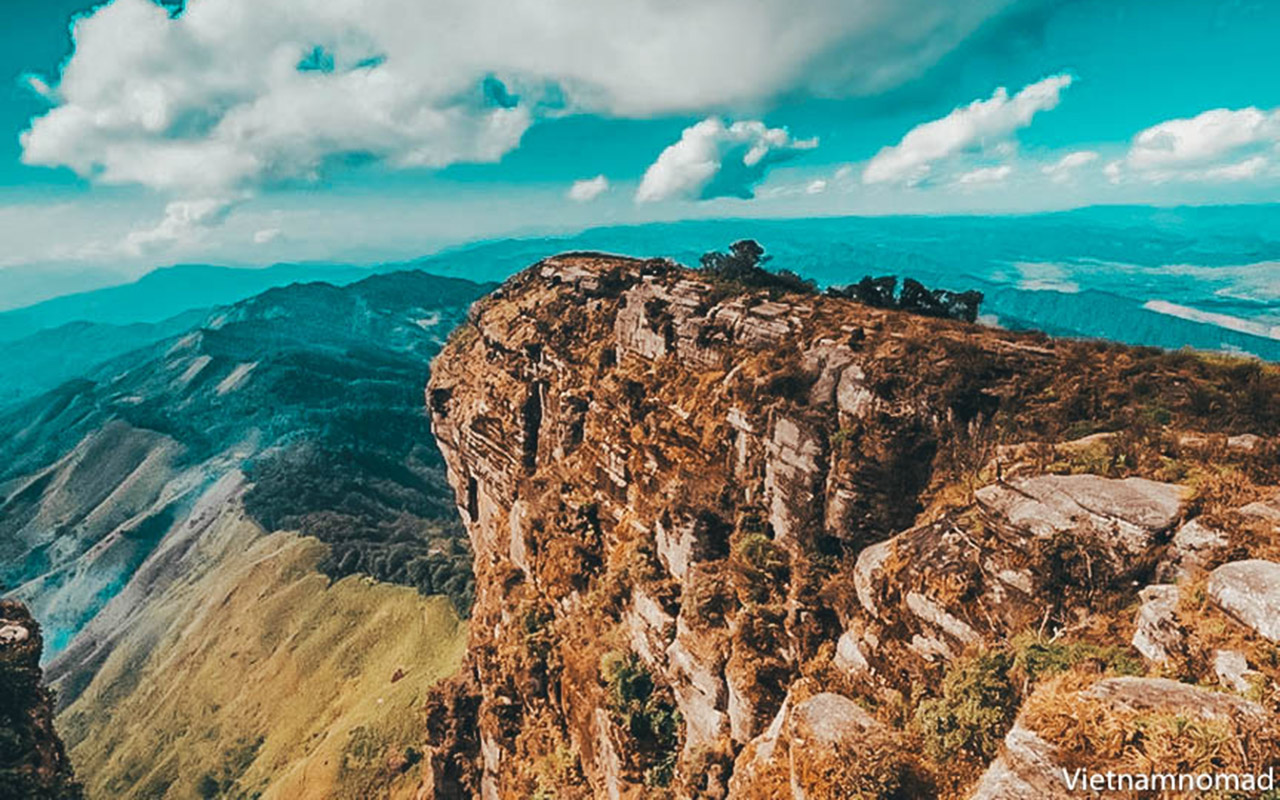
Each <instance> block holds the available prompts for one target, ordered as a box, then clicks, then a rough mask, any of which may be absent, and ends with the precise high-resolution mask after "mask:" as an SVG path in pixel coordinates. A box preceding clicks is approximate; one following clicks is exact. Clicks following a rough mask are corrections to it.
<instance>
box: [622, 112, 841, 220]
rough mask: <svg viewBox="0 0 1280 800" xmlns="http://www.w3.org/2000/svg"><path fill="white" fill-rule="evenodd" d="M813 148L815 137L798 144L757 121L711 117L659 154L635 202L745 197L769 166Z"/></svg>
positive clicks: (800, 141)
mask: <svg viewBox="0 0 1280 800" xmlns="http://www.w3.org/2000/svg"><path fill="white" fill-rule="evenodd" d="M817 146H818V140H817V139H801V140H796V139H793V138H791V134H790V133H788V132H787V131H786V130H785V129H783V128H770V127H767V126H766V125H765V124H764V123H763V122H760V121H757V120H751V121H739V122H735V123H733V124H732V125H725V123H724V121H723V120H721V119H719V118H716V117H709V118H707V119H704V120H703V121H702V122H699V123H698V124H696V125H692V126H690V127H688V128H685V129H684V133H683V134H681V136H680V141H678V142H676V143H675V144H673V145H671V146H669V147H667V149H665V150H663V151H662V153H661V154H660V155H659V156H658V160H657V161H654V162H653V164H651V165H650V166H649V169H648V170H646V171H645V173H644V179H643V180H641V181H640V188H639V189H637V190H636V201H637V202H641V203H646V202H653V201H658V200H670V199H673V198H682V199H686V200H710V199H712V198H715V197H738V198H742V199H748V198H751V197H753V196H754V188H755V185H756V184H757V183H759V182H760V181H761V179H763V178H764V175H765V172H766V171H767V170H768V169H769V167H771V166H773V165H774V164H778V163H780V162H782V161H786V160H788V159H791V158H793V157H795V156H796V155H797V154H798V153H800V152H802V151H804V150H811V149H813V148H815V147H817Z"/></svg>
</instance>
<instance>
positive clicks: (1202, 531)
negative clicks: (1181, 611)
mask: <svg viewBox="0 0 1280 800" xmlns="http://www.w3.org/2000/svg"><path fill="white" fill-rule="evenodd" d="M1228 544H1229V542H1228V541H1227V536H1226V534H1225V533H1223V532H1222V531H1220V530H1218V529H1217V528H1213V527H1210V526H1209V525H1207V524H1205V523H1204V522H1203V521H1202V520H1200V519H1198V518H1197V519H1193V520H1190V521H1188V522H1187V523H1185V524H1184V525H1182V526H1181V527H1180V528H1178V530H1177V532H1176V533H1174V534H1173V539H1172V540H1171V541H1170V542H1169V550H1168V552H1167V553H1166V554H1165V557H1164V559H1163V560H1162V561H1161V562H1160V565H1159V566H1158V567H1157V568H1156V575H1157V577H1158V578H1159V579H1160V580H1163V581H1168V582H1170V583H1172V582H1174V581H1184V580H1187V579H1189V578H1191V577H1193V576H1195V575H1196V574H1199V573H1202V572H1203V570H1205V569H1206V568H1207V567H1208V566H1209V565H1210V564H1211V563H1212V562H1213V561H1214V560H1215V559H1216V558H1218V557H1219V556H1220V555H1221V554H1222V553H1223V552H1224V551H1225V550H1226V548H1227V545H1228Z"/></svg>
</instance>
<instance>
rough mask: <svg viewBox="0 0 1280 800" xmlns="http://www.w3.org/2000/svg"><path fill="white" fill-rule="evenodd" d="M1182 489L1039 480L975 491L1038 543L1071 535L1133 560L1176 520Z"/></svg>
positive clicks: (1085, 478) (1139, 482)
mask: <svg viewBox="0 0 1280 800" xmlns="http://www.w3.org/2000/svg"><path fill="white" fill-rule="evenodd" d="M1183 491H1184V490H1183V488H1182V487H1181V486H1177V485H1175V484H1170V483H1159V482H1157V481H1151V480H1146V479H1145V478H1125V479H1123V480H1116V479H1112V478H1103V477H1100V476H1098V475H1042V476H1038V477H1034V478H1022V479H1018V480H1015V481H1013V482H1012V483H1009V484H1003V483H999V484H993V485H991V486H986V487H983V488H982V489H979V490H978V491H977V497H978V501H979V502H980V503H982V504H983V505H984V506H986V507H987V508H988V509H990V510H991V511H994V512H996V513H998V514H999V515H1000V516H1002V517H1004V518H1005V519H1007V520H1008V521H1009V522H1010V523H1012V524H1013V525H1014V526H1016V527H1018V528H1021V529H1023V530H1026V531H1027V532H1029V533H1031V534H1033V535H1035V536H1040V537H1050V536H1053V535H1054V534H1057V533H1060V532H1064V531H1070V532H1072V533H1074V534H1075V535H1077V536H1081V535H1089V536H1092V537H1097V538H1098V539H1100V540H1103V541H1105V542H1107V543H1108V544H1109V545H1110V546H1111V547H1112V548H1113V549H1115V550H1116V551H1118V557H1119V558H1123V557H1125V556H1129V557H1132V556H1137V555H1140V554H1142V553H1144V552H1145V551H1146V550H1147V549H1148V548H1150V547H1151V545H1152V542H1153V539H1154V537H1155V535H1156V534H1158V533H1161V532H1163V531H1166V530H1168V529H1169V528H1171V527H1173V524H1174V523H1175V522H1177V520H1178V512H1179V511H1180V509H1181V505H1182V496H1183Z"/></svg>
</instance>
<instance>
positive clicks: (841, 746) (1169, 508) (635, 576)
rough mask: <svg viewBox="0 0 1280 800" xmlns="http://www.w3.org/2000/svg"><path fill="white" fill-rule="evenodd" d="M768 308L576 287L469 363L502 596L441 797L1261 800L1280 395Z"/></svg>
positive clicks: (1268, 747)
mask: <svg viewBox="0 0 1280 800" xmlns="http://www.w3.org/2000/svg"><path fill="white" fill-rule="evenodd" d="M756 277H757V278H758V279H759V280H757V281H755V283H754V284H753V285H747V284H745V283H740V282H735V281H733V280H731V279H727V278H725V277H723V276H716V277H711V276H708V274H707V273H705V272H697V271H692V270H688V269H685V268H682V267H680V266H678V265H676V264H674V263H672V262H669V261H662V260H638V259H630V258H623V257H618V256H608V255H601V254H591V253H575V254H567V255H564V256H560V257H555V258H551V259H548V260H546V261H543V262H541V263H538V264H536V265H534V266H533V267H531V268H530V269H528V270H526V271H524V272H522V273H521V274H519V275H517V276H515V277H514V278H512V279H510V280H508V281H507V282H506V283H504V284H503V285H502V286H501V287H500V288H499V289H498V290H497V291H495V292H494V293H492V294H491V295H490V296H488V297H487V298H485V299H483V300H481V301H480V302H479V303H477V305H476V306H475V307H474V308H473V310H472V314H471V324H468V325H467V326H465V327H462V328H460V329H458V330H457V331H456V332H455V333H454V334H453V336H452V337H451V339H450V341H449V344H448V346H446V347H445V349H444V350H443V351H442V352H441V353H440V355H439V356H438V357H437V358H436V360H435V362H434V363H433V366H432V371H431V378H430V383H429V387H428V392H427V402H428V406H429V407H430V409H431V413H432V417H433V428H434V431H435V435H436V442H437V444H438V446H439V447H440V449H441V452H442V454H443V457H444V460H445V462H446V463H447V464H448V471H447V475H448V477H449V480H450V483H451V485H452V486H453V489H454V492H455V494H456V496H457V499H458V505H459V508H460V509H461V511H462V516H463V520H464V522H465V524H466V527H467V530H468V533H469V536H470V539H471V542H472V547H473V549H474V551H475V574H476V601H475V606H474V612H473V622H472V625H471V627H470V634H469V635H470V642H469V647H468V654H467V657H466V661H465V663H464V666H463V669H462V671H461V672H460V673H459V674H458V675H457V676H456V677H455V678H453V679H451V680H450V681H449V682H447V683H445V684H441V685H439V686H437V687H436V688H435V689H434V690H433V692H432V699H431V701H430V702H429V703H428V706H427V710H428V713H427V732H428V736H429V737H430V743H431V749H430V750H429V751H428V752H427V754H426V762H427V764H428V767H429V771H428V774H427V775H426V776H425V782H424V785H423V790H424V794H425V796H428V797H436V798H446V797H479V796H483V797H551V796H554V797H557V798H590V797H721V798H730V799H731V800H737V799H738V798H742V799H744V800H745V799H748V798H750V799H754V798H774V799H775V800H776V798H796V799H799V798H814V797H832V798H845V797H860V798H884V799H885V800H888V799H889V798H921V797H939V798H971V799H972V800H1017V799H1019V798H1028V797H1044V798H1061V799H1062V800H1066V798H1069V797H1074V796H1076V793H1074V792H1072V791H1071V790H1070V788H1069V786H1068V785H1067V783H1065V782H1064V780H1063V775H1064V774H1065V775H1072V774H1078V772H1076V773H1073V771H1076V770H1078V769H1079V768H1081V767H1086V768H1087V770H1088V772H1089V773H1090V774H1100V775H1105V774H1106V773H1108V772H1113V773H1123V774H1131V775H1139V774H1141V775H1146V776H1147V777H1148V778H1149V777H1150V775H1149V773H1151V771H1152V770H1155V771H1156V772H1159V773H1169V774H1170V775H1173V776H1175V777H1176V776H1177V775H1179V774H1187V775H1195V774H1200V773H1214V774H1221V773H1232V774H1236V775H1241V776H1243V775H1249V776H1250V777H1249V778H1248V781H1250V782H1251V783H1252V784H1253V785H1256V783H1257V778H1256V777H1255V776H1256V775H1257V774H1258V773H1262V774H1264V775H1265V774H1266V771H1267V770H1268V769H1269V768H1270V766H1271V765H1273V764H1275V763H1277V762H1278V760H1280V728H1278V727H1277V724H1276V721H1277V720H1278V719H1280V662H1277V660H1276V658H1275V652H1276V651H1275V647H1276V642H1277V641H1280V628H1277V626H1276V624H1275V615H1276V613H1277V612H1280V524H1278V521H1280V468H1278V466H1277V465H1278V464H1280V459H1278V458H1277V455H1278V454H1280V402H1278V401H1280V368H1277V367H1276V366H1274V365H1268V364H1264V363H1261V362H1258V361H1256V360H1249V359H1239V358H1229V357H1224V356H1220V355H1214V356H1201V355H1197V354H1193V353H1189V352H1165V351H1161V350H1158V349H1155V348H1132V347H1127V346H1123V345H1118V344H1110V343H1104V342H1089V341H1078V340H1066V339H1053V338H1050V337H1047V336H1045V335H1043V334H1038V333H1026V332H1011V331H1002V330H994V329H991V328H987V327H983V326H980V325H975V324H971V323H965V322H961V321H955V320H946V319H934V318H928V317H923V316H916V315H912V314H908V313H904V312H902V311H895V310H887V309H881V308H874V307H870V306H867V305H861V304H859V303H857V302H854V301H853V300H849V299H845V298H841V297H834V296H827V295H824V294H820V293H818V292H817V291H813V290H810V291H796V289H795V284H794V283H793V282H792V283H787V282H785V281H781V280H777V281H774V282H773V283H772V284H770V283H769V281H768V279H767V277H762V276H758V275H757V276H756ZM761 284H764V285H761ZM1157 788H1158V787H1157ZM1264 788H1265V787H1264Z"/></svg>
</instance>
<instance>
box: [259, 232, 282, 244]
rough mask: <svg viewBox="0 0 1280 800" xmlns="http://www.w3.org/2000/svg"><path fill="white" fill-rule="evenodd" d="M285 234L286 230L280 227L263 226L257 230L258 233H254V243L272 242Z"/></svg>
mask: <svg viewBox="0 0 1280 800" xmlns="http://www.w3.org/2000/svg"><path fill="white" fill-rule="evenodd" d="M283 234H284V231H282V230H280V229H279V228H263V229H262V230H260V231H257V232H256V233H254V234H253V243H254V244H271V243H272V242H274V241H275V240H276V239H279V238H280V237H281V236H282V235H283Z"/></svg>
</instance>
